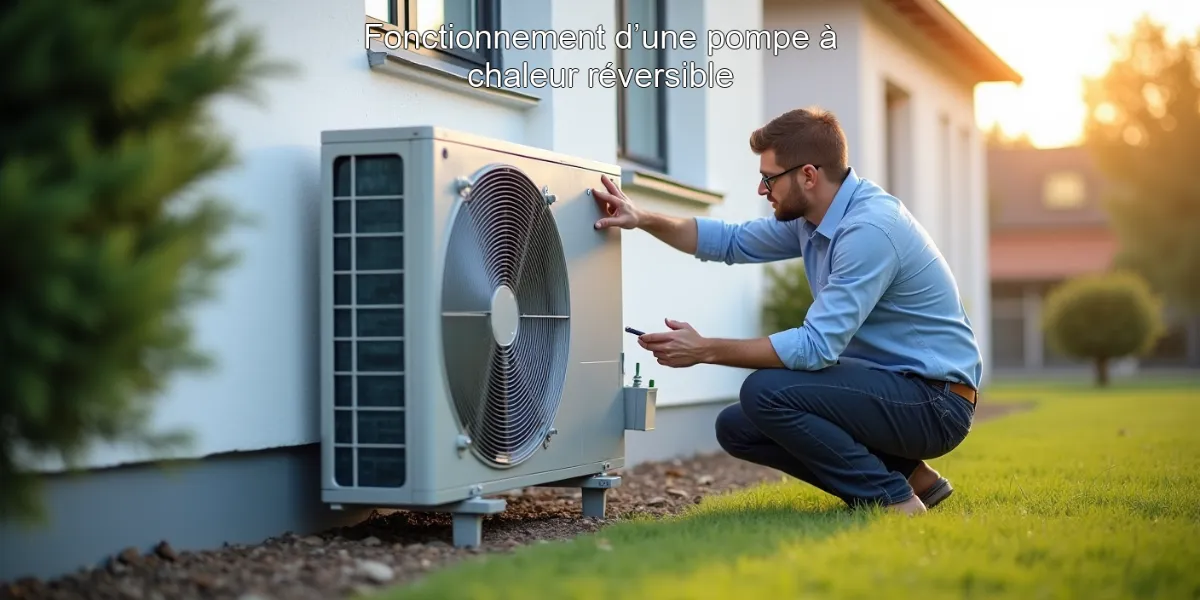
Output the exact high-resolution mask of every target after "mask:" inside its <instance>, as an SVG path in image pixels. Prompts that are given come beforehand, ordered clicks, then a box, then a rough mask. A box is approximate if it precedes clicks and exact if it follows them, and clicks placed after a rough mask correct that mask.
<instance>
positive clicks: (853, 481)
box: [593, 109, 982, 514]
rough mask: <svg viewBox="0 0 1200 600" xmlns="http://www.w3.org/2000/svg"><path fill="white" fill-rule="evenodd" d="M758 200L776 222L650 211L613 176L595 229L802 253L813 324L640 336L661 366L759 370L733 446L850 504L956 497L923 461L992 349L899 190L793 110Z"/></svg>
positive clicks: (964, 402) (828, 128)
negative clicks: (758, 332) (878, 180)
mask: <svg viewBox="0 0 1200 600" xmlns="http://www.w3.org/2000/svg"><path fill="white" fill-rule="evenodd" d="M750 148H751V150H752V151H753V152H754V153H755V154H757V155H758V156H759V164H760V174H761V175H762V181H761V183H760V184H759V187H758V194H759V195H760V196H764V197H765V198H766V200H767V201H768V202H770V203H771V206H772V207H773V208H774V213H775V214H774V216H772V217H763V218H760V219H756V220H752V221H749V222H745V223H736V224H735V223H727V222H724V221H721V220H716V219H711V218H676V217H671V216H667V215H662V214H655V213H652V212H647V211H643V210H641V209H639V208H637V207H636V206H634V205H633V204H632V203H631V202H630V201H629V199H628V198H626V197H625V195H624V194H623V193H622V192H621V191H620V190H619V189H618V188H617V187H616V185H614V184H613V183H612V182H610V181H608V180H607V179H603V178H602V182H603V188H597V189H595V190H593V192H594V194H593V195H594V196H595V198H596V199H597V201H598V202H599V203H600V204H601V206H602V208H603V209H605V210H606V211H607V214H608V215H609V216H608V217H606V218H603V219H601V220H600V221H598V222H597V223H596V225H595V226H596V228H598V229H603V228H609V227H620V228H624V229H634V228H639V229H642V230H643V231H646V232H648V233H650V234H651V235H653V236H655V237H656V238H658V239H659V240H661V241H662V242H664V243H666V244H668V245H670V246H671V247H673V248H675V249H677V250H679V251H681V252H686V253H688V254H691V255H693V256H696V257H697V258H699V259H701V260H709V261H722V262H724V263H726V264H730V265H732V264H735V263H763V262H771V261H779V260H785V259H792V258H801V259H802V260H803V262H804V266H805V269H806V271H805V272H806V275H807V277H808V283H809V285H810V287H811V288H812V291H813V295H814V302H813V304H812V306H811V308H810V309H809V311H808V315H807V317H806V318H805V320H804V323H803V324H797V325H798V326H797V327H796V328H794V329H789V330H787V331H781V332H778V333H775V334H773V335H770V336H768V337H764V338H759V339H751V340H734V339H714V338H706V337H703V336H701V335H700V333H698V332H697V331H696V330H695V329H694V328H692V327H691V326H690V325H688V324H687V323H682V322H678V321H673V320H670V319H668V320H667V321H666V325H667V328H668V331H665V332H661V333H647V334H645V335H643V336H640V338H639V343H640V344H641V346H642V347H643V348H645V349H647V350H649V351H651V352H653V353H654V356H655V357H656V358H657V359H658V362H659V364H662V365H666V366H670V367H690V366H692V365H696V364H700V363H706V364H713V365H725V366H730V367H741V368H748V369H755V371H754V372H753V373H752V374H751V375H750V376H749V377H747V378H746V381H745V383H743V384H742V389H741V395H740V400H739V402H738V403H737V404H734V405H732V406H729V407H727V408H726V409H725V410H724V411H723V412H722V413H721V414H720V416H718V417H717V422H716V434H717V440H718V441H719V442H720V444H721V446H722V447H724V448H725V450H726V451H727V452H729V453H730V454H731V455H733V456H735V457H737V458H740V459H743V460H747V461H751V462H754V463H757V464H761V465H765V466H768V467H772V468H775V469H778V470H780V471H783V472H784V473H787V474H789V475H791V476H793V477H796V478H797V479H800V480H802V481H805V482H807V483H809V484H811V485H813V486H816V487H817V488H819V489H821V490H824V491H825V492H828V493H829V494H832V495H834V496H837V497H838V498H841V499H842V500H843V501H845V502H846V503H848V504H850V505H851V506H859V505H863V504H879V505H883V506H886V507H888V508H890V509H893V510H898V511H901V512H904V513H908V514H916V513H922V512H924V511H925V510H926V508H928V507H932V506H934V505H936V504H937V503H939V502H941V501H942V500H944V499H945V498H946V497H947V496H949V495H950V493H951V491H952V487H951V486H950V483H949V482H948V481H947V480H946V479H945V478H943V477H941V476H940V475H939V474H938V473H937V472H936V471H934V470H933V469H931V468H930V467H929V466H928V465H927V464H926V463H925V462H924V461H925V460H926V459H932V458H937V457H939V456H942V455H944V454H946V453H948V452H950V451H951V450H953V449H954V448H955V447H957V446H958V445H959V444H960V443H961V442H962V441H963V439H964V438H965V437H966V435H967V433H968V432H969V431H970V429H971V425H972V422H973V419H974V414H975V402H976V390H977V389H978V387H979V380H980V377H981V371H982V359H981V356H980V352H979V348H978V345H977V342H976V340H975V336H974V333H973V331H972V328H971V322H970V320H969V319H968V318H967V314H966V310H965V309H964V308H963V305H962V301H961V299H960V297H959V294H958V287H957V285H956V284H955V281H954V276H953V274H952V273H951V272H950V268H949V266H948V265H947V263H946V260H945V259H944V258H943V256H942V255H941V253H940V251H939V250H938V249H937V247H936V246H935V245H934V243H933V241H932V240H931V239H930V238H929V236H928V235H927V234H926V232H925V230H924V229H923V228H922V227H921V225H920V224H919V223H917V221H916V220H915V219H914V218H913V216H912V214H910V213H909V212H908V210H907V209H906V208H905V207H904V205H903V204H901V203H900V201H899V200H898V199H896V198H895V197H893V196H891V195H890V194H888V192H887V191H885V190H883V189H882V188H881V187H879V186H878V185H876V184H875V183H872V182H871V181H869V180H867V179H863V178H860V177H859V176H858V175H857V174H856V173H855V171H854V169H853V168H851V167H850V166H849V165H848V164H847V162H848V153H847V149H846V136H845V134H844V133H843V132H842V129H841V126H840V125H839V123H838V121H837V119H836V117H834V115H832V114H830V113H829V112H826V111H822V110H819V109H811V110H793V111H790V112H787V113H785V114H783V115H781V116H779V117H777V118H776V119H774V120H772V121H771V122H770V123H768V124H767V125H766V126H764V127H762V128H761V129H758V130H756V131H754V132H753V133H752V134H751V136H750Z"/></svg>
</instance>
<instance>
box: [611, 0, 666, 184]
mask: <svg viewBox="0 0 1200 600" xmlns="http://www.w3.org/2000/svg"><path fill="white" fill-rule="evenodd" d="M632 1H634V0H616V5H617V31H620V30H621V29H623V28H624V27H625V23H626V21H627V18H626V15H628V14H629V10H628V3H629V2H632ZM645 1H647V2H652V3H653V4H654V18H655V20H657V21H658V27H659V29H660V30H666V28H665V27H663V25H665V24H666V18H667V7H666V4H667V3H666V0H645ZM635 36H636V39H633V40H630V41H631V45H632V44H641V32H640V31H638V32H635ZM633 47H638V46H633ZM631 51H632V48H631V49H629V50H624V49H620V48H618V49H617V68H618V69H625V68H627V67H626V62H627V61H626V57H627V53H629V52H631ZM650 52H653V53H654V56H655V61H654V67H655V68H658V69H665V68H666V67H667V56H666V55H667V52H666V50H665V49H663V48H657V49H655V50H650ZM627 92H628V90H626V89H625V88H624V87H622V86H620V85H618V86H617V156H618V158H620V159H622V160H625V161H628V162H631V163H635V164H637V165H639V166H643V167H646V168H649V169H652V170H654V171H658V172H659V173H662V174H664V175H665V174H666V173H667V139H668V138H667V88H666V87H665V86H663V87H657V88H654V92H655V95H654V96H655V99H656V106H655V109H654V110H655V112H656V113H657V117H658V127H657V131H655V137H656V138H657V142H658V143H657V144H656V145H657V147H658V156H643V155H640V154H637V153H634V152H631V151H630V150H629V139H628V120H627V118H626V112H627V111H628V108H627V104H628V102H629V95H628V93H627Z"/></svg>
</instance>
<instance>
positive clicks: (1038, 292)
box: [988, 145, 1200, 374]
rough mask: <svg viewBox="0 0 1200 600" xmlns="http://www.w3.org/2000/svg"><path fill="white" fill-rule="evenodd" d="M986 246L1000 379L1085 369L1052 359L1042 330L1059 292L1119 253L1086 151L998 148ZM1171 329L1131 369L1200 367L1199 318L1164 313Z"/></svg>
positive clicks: (1101, 181) (991, 155) (1101, 186)
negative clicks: (1050, 295)
mask: <svg viewBox="0 0 1200 600" xmlns="http://www.w3.org/2000/svg"><path fill="white" fill-rule="evenodd" d="M988 171H989V172H990V173H991V174H992V176H991V184H990V195H991V198H990V203H991V205H992V206H991V210H992V218H991V228H992V230H991V234H990V242H989V253H990V257H989V260H990V263H991V266H990V275H991V288H992V327H991V328H992V332H993V336H992V360H993V364H994V366H995V369H996V371H997V373H1000V374H1003V373H1013V374H1029V373H1032V372H1039V371H1043V372H1057V371H1063V370H1066V371H1071V370H1088V369H1091V365H1090V364H1089V363H1086V362H1081V361H1078V360H1075V359H1072V358H1070V357H1066V356H1063V355H1062V354H1060V353H1058V352H1056V351H1055V350H1054V348H1053V347H1052V346H1051V345H1050V344H1049V343H1048V341H1047V339H1046V336H1045V335H1044V333H1043V332H1042V328H1041V319H1042V316H1041V313H1042V305H1043V303H1044V301H1045V297H1046V294H1047V292H1048V291H1049V290H1050V289H1051V288H1052V287H1053V286H1055V285H1057V284H1059V283H1061V282H1063V281H1065V280H1067V279H1070V278H1072V277H1076V276H1079V275H1083V274H1087V273H1098V272H1103V271H1106V270H1108V269H1109V268H1110V267H1111V265H1112V264H1113V260H1114V259H1115V257H1116V255H1117V251H1118V242H1117V239H1116V237H1115V234H1114V233H1113V232H1112V230H1111V229H1110V227H1109V225H1108V216H1107V214H1106V213H1105V211H1104V209H1103V207H1102V205H1101V202H1102V201H1103V198H1104V195H1105V193H1106V192H1107V186H1108V183H1107V182H1106V180H1105V178H1104V177H1103V175H1102V174H1101V173H1100V172H1099V170H1098V169H1097V168H1096V165H1095V163H1094V162H1093V161H1092V159H1091V157H1090V156H1089V154H1088V151H1087V149H1086V148H1083V147H1078V146H1074V147H1066V148H1052V149H1038V148H1032V147H1025V146H1020V145H1018V146H1007V147H1006V146H993V147H990V148H989V149H988ZM1167 319H1168V324H1169V325H1170V328H1169V330H1168V332H1167V335H1166V336H1165V337H1164V338H1163V339H1162V340H1161V341H1160V342H1159V343H1158V345H1157V346H1156V348H1155V349H1154V351H1153V352H1151V353H1150V354H1149V355H1148V356H1146V357H1143V358H1141V359H1140V360H1137V361H1126V363H1125V364H1126V366H1127V367H1134V366H1136V367H1137V368H1139V369H1161V368H1178V367H1182V368H1188V367H1193V368H1194V367H1197V366H1200V319H1195V318H1192V319H1184V318H1180V317H1179V316H1178V315H1176V314H1174V313H1171V312H1168V314H1167Z"/></svg>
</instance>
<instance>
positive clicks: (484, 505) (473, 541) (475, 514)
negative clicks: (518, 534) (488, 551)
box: [400, 498, 508, 548]
mask: <svg viewBox="0 0 1200 600" xmlns="http://www.w3.org/2000/svg"><path fill="white" fill-rule="evenodd" d="M507 507H508V503H507V502H505V501H504V499H503V498H468V499H466V500H463V501H461V502H451V503H450V504H439V505H435V506H403V507H400V508H404V509H406V510H411V511H417V512H441V513H450V515H451V526H452V528H453V537H454V545H455V546H458V547H460V548H463V547H468V548H469V547H475V546H478V545H480V544H482V543H483V518H484V517H485V516H487V515H494V514H496V513H501V512H504V509H505V508H507Z"/></svg>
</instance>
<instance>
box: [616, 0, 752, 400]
mask: <svg viewBox="0 0 1200 600" xmlns="http://www.w3.org/2000/svg"><path fill="white" fill-rule="evenodd" d="M698 4H699V3H698V2H695V0H672V1H671V2H670V3H669V4H668V17H667V19H668V27H669V28H672V29H676V30H681V29H690V30H693V31H696V33H697V36H698V38H699V39H700V41H701V44H700V47H699V48H698V49H697V50H696V51H693V52H681V53H679V54H677V55H673V56H670V57H669V58H668V66H678V65H680V64H681V63H682V61H683V60H696V61H697V62H699V63H700V64H704V62H706V61H709V60H711V61H713V63H714V64H715V65H716V67H718V68H721V67H724V68H728V69H730V70H731V71H733V73H734V84H733V85H732V86H731V87H729V88H726V89H721V88H717V87H714V88H712V89H707V88H706V89H704V90H694V89H693V90H683V89H677V90H673V91H672V92H671V93H669V94H668V96H669V97H668V101H667V103H668V110H669V111H670V115H671V116H670V117H669V119H668V122H669V126H668V137H669V141H668V144H669V146H670V149H669V154H668V160H669V163H670V164H669V165H668V168H667V171H668V172H667V173H666V175H668V176H670V177H672V178H675V179H679V180H681V181H682V182H684V183H687V184H690V185H695V186H698V187H702V188H707V189H711V190H714V191H717V192H721V193H724V194H725V200H724V202H723V203H721V204H719V205H717V206H714V207H712V208H707V207H703V206H700V205H695V204H691V205H689V204H681V203H679V202H675V201H669V200H667V199H665V198H663V197H661V196H659V197H655V196H650V195H647V194H642V193H637V192H632V191H631V192H630V197H631V198H632V199H633V200H634V201H635V202H636V203H638V205H639V206H644V207H646V208H649V209H651V210H655V211H659V212H666V213H669V214H673V215H677V216H695V215H708V216H713V217H719V218H725V219H729V220H731V221H743V220H748V219H752V218H755V217H757V216H758V215H760V214H762V207H763V206H765V205H766V203H765V202H764V201H763V200H762V199H761V198H760V197H759V196H758V195H757V191H756V190H757V188H758V181H759V175H758V157H757V156H755V155H754V154H753V153H752V152H751V151H750V145H749V139H750V133H751V132H752V131H753V130H754V129H756V128H758V127H759V126H761V125H762V113H761V106H762V93H763V92H762V82H763V75H762V63H761V61H760V59H759V55H758V53H756V52H750V51H745V50H718V51H717V52H715V53H714V55H713V56H712V57H711V58H709V57H707V56H706V55H705V53H704V50H703V44H704V39H705V37H704V31H705V29H706V24H708V25H707V26H708V27H717V28H722V29H743V30H754V29H759V28H761V27H762V13H761V11H760V10H758V6H757V4H756V3H732V2H724V1H722V0H705V1H704V2H703V8H702V10H696V7H697V5H698ZM713 24H716V25H713ZM622 244H623V246H624V263H623V268H624V270H625V281H624V286H625V287H624V298H625V321H626V323H627V324H628V325H629V326H631V327H636V328H638V329H642V330H644V331H660V330H664V329H666V325H665V324H664V322H663V319H665V318H671V319H676V320H680V321H685V322H688V323H690V324H691V325H692V326H693V327H695V328H696V329H697V331H699V332H700V334H701V335H705V336H710V337H728V338H748V337H757V336H759V335H761V331H760V322H761V318H760V316H761V308H760V307H761V302H762V269H761V267H760V266H757V265H737V266H729V265H725V264H722V263H715V262H707V263H704V262H700V261H698V260H696V259H695V258H694V257H692V256H688V255H685V254H682V253H680V252H676V251H675V250H673V249H671V248H669V247H667V246H666V245H664V244H662V243H661V242H659V241H658V240H656V239H654V238H653V237H651V236H650V235H649V234H646V233H644V232H641V231H629V232H624V235H623V238H622ZM625 360H626V370H627V372H628V373H629V374H630V376H632V374H633V368H634V363H635V362H640V363H641V365H642V376H643V378H644V379H654V380H655V385H656V386H658V387H659V388H660V389H659V395H658V399H659V400H658V401H659V404H660V405H673V404H685V403H690V402H700V401H709V400H725V399H728V400H733V399H735V398H736V397H737V394H738V390H739V389H740V388H741V384H742V381H743V380H744V379H745V377H746V374H747V373H748V372H747V371H745V370H742V369H731V368H727V367H716V366H711V365H697V366H695V367H691V368H688V369H671V368H669V367H662V366H659V365H658V364H657V362H656V361H655V359H654V356H653V355H652V354H650V353H649V352H646V351H645V350H643V349H642V348H641V346H639V345H638V344H637V340H636V339H635V338H633V337H632V336H630V337H629V339H627V341H626V343H625Z"/></svg>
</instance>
